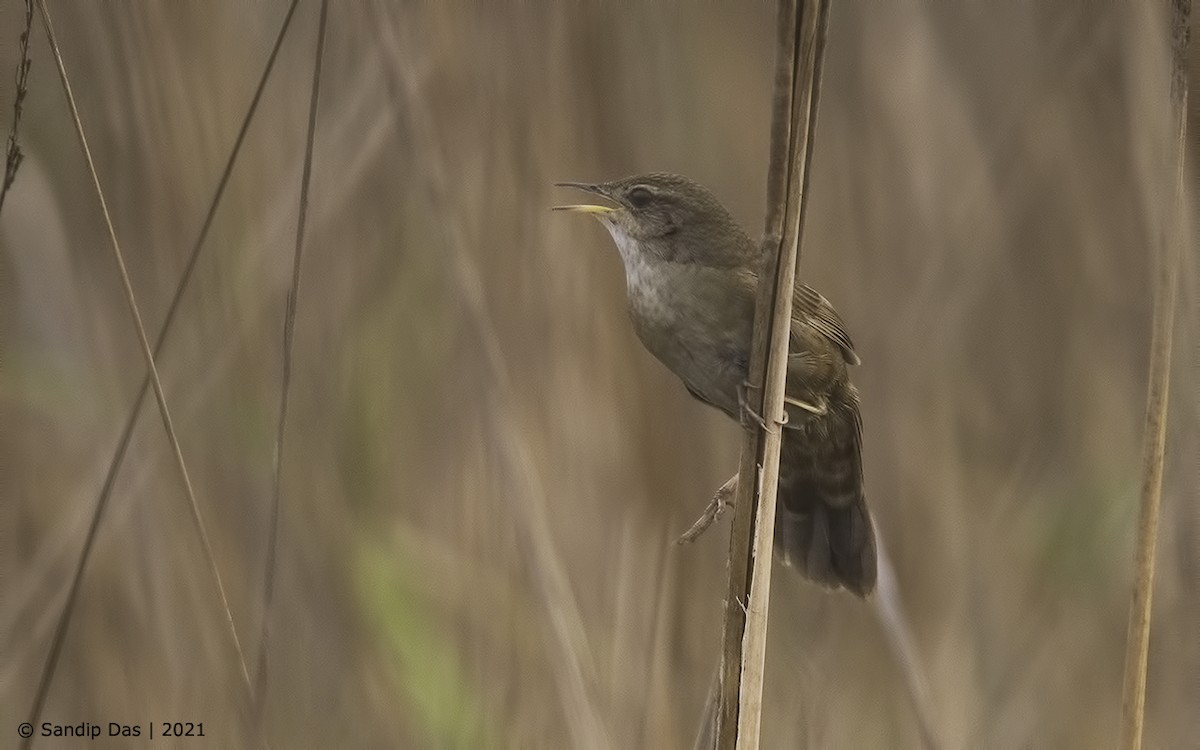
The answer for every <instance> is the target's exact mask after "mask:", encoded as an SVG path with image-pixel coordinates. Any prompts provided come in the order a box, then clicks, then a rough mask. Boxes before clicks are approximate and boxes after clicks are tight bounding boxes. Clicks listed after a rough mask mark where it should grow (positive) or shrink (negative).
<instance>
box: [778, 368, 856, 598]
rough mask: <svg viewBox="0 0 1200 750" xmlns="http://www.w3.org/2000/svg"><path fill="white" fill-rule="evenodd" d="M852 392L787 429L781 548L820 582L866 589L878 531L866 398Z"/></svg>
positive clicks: (784, 556) (780, 553) (788, 561)
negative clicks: (865, 454) (862, 404)
mask: <svg viewBox="0 0 1200 750" xmlns="http://www.w3.org/2000/svg"><path fill="white" fill-rule="evenodd" d="M846 396H847V397H846V398H844V399H839V400H838V402H837V403H836V404H831V406H830V409H829V411H828V413H826V414H825V415H824V416H821V417H810V418H809V420H808V421H807V422H806V423H805V424H804V425H803V426H802V428H801V429H797V430H785V433H784V441H783V450H782V455H781V456H780V467H779V469H780V472H779V502H778V505H777V510H776V516H775V553H776V555H778V556H779V558H780V559H782V560H783V561H784V562H785V563H786V564H788V565H792V566H793V567H795V568H797V569H799V570H800V571H801V572H802V573H804V575H805V576H807V577H808V578H810V579H811V580H813V581H815V582H817V583H820V584H822V585H824V586H829V587H830V588H839V587H844V588H846V589H848V590H849V591H852V592H854V593H855V594H858V595H859V596H863V597H865V596H866V595H867V594H869V593H871V591H872V590H873V589H874V588H875V578H876V566H877V561H876V551H875V531H874V528H873V526H872V524H871V512H870V511H869V510H868V509H867V500H866V497H865V496H864V494H863V478H862V427H861V421H860V417H859V413H858V400H857V398H855V394H854V393H853V392H852V391H851V392H849V393H847V394H846Z"/></svg>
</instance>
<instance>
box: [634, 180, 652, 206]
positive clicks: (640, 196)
mask: <svg viewBox="0 0 1200 750" xmlns="http://www.w3.org/2000/svg"><path fill="white" fill-rule="evenodd" d="M652 200H654V193H651V192H650V191H649V190H648V189H646V188H644V187H641V186H640V185H639V186H638V187H635V188H634V189H633V190H630V191H629V205H631V206H633V207H634V208H645V207H646V206H648V205H650V201H652Z"/></svg>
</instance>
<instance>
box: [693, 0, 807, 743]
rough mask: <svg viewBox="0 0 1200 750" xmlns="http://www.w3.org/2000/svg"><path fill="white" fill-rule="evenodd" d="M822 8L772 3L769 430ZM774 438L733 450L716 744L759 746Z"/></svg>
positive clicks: (760, 346) (753, 433)
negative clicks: (735, 465)
mask: <svg viewBox="0 0 1200 750" xmlns="http://www.w3.org/2000/svg"><path fill="white" fill-rule="evenodd" d="M828 11H829V0H803V2H801V3H799V4H797V3H796V2H795V0H780V3H779V17H778V24H779V33H778V37H777V45H778V46H777V52H776V70H775V94H774V103H773V115H772V125H771V160H770V165H769V169H768V178H767V218H766V231H765V240H764V241H765V243H766V248H765V250H766V252H765V258H766V260H767V264H766V267H765V268H764V270H763V273H762V275H761V276H760V280H759V288H758V295H757V298H756V302H755V317H754V340H753V344H752V349H751V357H750V374H749V380H750V383H751V384H752V386H757V388H754V387H752V388H751V391H752V392H754V393H761V394H762V402H761V403H760V404H752V406H755V407H757V408H758V410H759V413H760V414H761V415H763V417H765V418H766V419H768V420H771V421H773V422H774V423H776V424H777V425H778V424H781V423H782V420H783V413H784V412H783V395H784V386H785V381H786V377H787V355H788V338H789V332H790V325H791V312H792V310H791V308H792V289H793V287H794V285H795V280H796V270H797V267H798V265H799V261H800V239H801V236H802V233H803V221H804V205H805V200H804V198H805V195H806V193H807V188H808V176H809V170H808V167H809V162H810V159H811V155H812V144H813V132H814V129H815V124H816V113H817V105H818V100H819V98H820V78H821V61H822V56H823V53H824V47H825V31H826V28H827V22H828V18H829V12H828ZM781 437H782V433H781V430H780V429H779V428H778V427H777V428H776V429H774V430H765V431H764V430H762V429H760V428H758V427H756V426H750V427H748V428H747V430H746V435H745V438H744V440H743V442H742V457H741V462H740V464H739V472H738V475H739V476H740V477H743V478H747V477H754V478H755V481H739V482H738V483H737V493H736V499H735V501H734V517H733V522H732V524H731V530H730V543H729V579H728V587H727V591H726V598H725V623H724V632H723V639H722V640H723V644H722V645H723V648H722V653H721V666H720V669H719V680H720V682H719V688H718V697H717V700H718V706H717V718H716V721H717V726H716V745H717V747H718V748H722V749H724V748H732V747H738V748H752V747H757V746H758V743H759V734H760V730H761V718H762V679H763V668H764V664H765V659H766V636H767V614H768V608H769V604H770V586H771V563H772V556H773V547H774V537H775V500H776V491H777V485H778V478H779V449H780V442H781Z"/></svg>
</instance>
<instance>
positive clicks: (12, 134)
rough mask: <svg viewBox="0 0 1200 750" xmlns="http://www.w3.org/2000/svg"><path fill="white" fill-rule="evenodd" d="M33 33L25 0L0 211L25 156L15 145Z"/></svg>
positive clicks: (30, 9) (30, 10) (29, 2)
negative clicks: (30, 39) (30, 38)
mask: <svg viewBox="0 0 1200 750" xmlns="http://www.w3.org/2000/svg"><path fill="white" fill-rule="evenodd" d="M31 31H33V0H25V30H24V31H22V32H21V38H20V42H19V44H20V46H21V60H20V62H18V63H17V90H16V93H15V94H14V95H13V121H12V127H11V128H10V129H9V131H8V149H7V151H6V155H5V157H4V183H3V184H2V185H0V210H3V209H4V199H5V197H6V196H8V189H9V188H11V187H12V184H13V180H15V179H17V170H18V169H20V168H21V160H22V159H24V158H25V154H23V153H21V147H20V146H19V145H17V129H18V128H19V127H20V125H21V110H22V109H23V107H24V104H25V94H26V93H27V92H28V83H29V68H30V62H29V34H30V32H31Z"/></svg>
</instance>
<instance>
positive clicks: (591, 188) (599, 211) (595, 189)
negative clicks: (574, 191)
mask: <svg viewBox="0 0 1200 750" xmlns="http://www.w3.org/2000/svg"><path fill="white" fill-rule="evenodd" d="M554 184H555V186H556V187H573V188H578V189H579V190H586V191H587V192H589V193H595V194H596V195H603V196H605V197H608V196H607V195H605V193H604V190H603V189H601V188H600V186H599V185H590V184H588V183H586V182H556V183H554ZM551 210H553V211H577V212H579V213H585V214H593V215H595V216H603V215H604V214H609V213H612V212H613V211H616V210H617V209H615V208H612V207H611V206H598V205H595V204H590V203H583V204H577V205H573V206H554V207H553V208H552V209H551Z"/></svg>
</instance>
